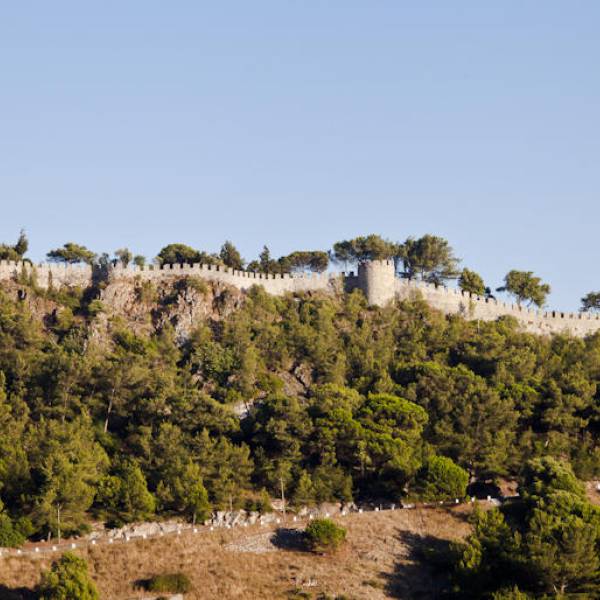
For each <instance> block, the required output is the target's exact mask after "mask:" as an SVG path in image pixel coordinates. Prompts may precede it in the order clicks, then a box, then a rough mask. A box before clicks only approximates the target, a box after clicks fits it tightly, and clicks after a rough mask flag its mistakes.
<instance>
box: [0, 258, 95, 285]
mask: <svg viewBox="0 0 600 600" xmlns="http://www.w3.org/2000/svg"><path fill="white" fill-rule="evenodd" d="M20 277H27V278H29V277H33V278H34V279H35V281H36V283H37V285H38V286H39V287H41V288H43V289H47V288H49V287H55V288H59V287H61V286H63V285H67V286H79V287H87V286H89V285H90V284H91V282H92V267H91V266H90V265H67V264H64V263H42V264H39V265H32V264H31V263H28V262H12V261H6V260H2V261H0V282H1V281H8V280H18V279H19V278H20Z"/></svg>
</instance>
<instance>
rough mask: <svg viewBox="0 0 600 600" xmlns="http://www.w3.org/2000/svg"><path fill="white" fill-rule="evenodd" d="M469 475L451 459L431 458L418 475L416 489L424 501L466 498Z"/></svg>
mask: <svg viewBox="0 0 600 600" xmlns="http://www.w3.org/2000/svg"><path fill="white" fill-rule="evenodd" d="M468 483H469V474H468V473H467V472H466V471H465V470H464V469H463V468H461V467H459V466H458V465H457V464H455V463H454V461H452V460H451V459H450V458H446V457H445V456H432V457H430V458H429V459H428V460H427V461H426V462H425V464H424V465H423V468H422V469H421V470H420V471H419V473H418V475H417V485H416V489H417V492H418V494H419V496H420V497H421V499H422V500H428V501H431V500H452V499H454V498H464V496H465V494H466V492H467V484H468Z"/></svg>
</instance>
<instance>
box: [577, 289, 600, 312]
mask: <svg viewBox="0 0 600 600" xmlns="http://www.w3.org/2000/svg"><path fill="white" fill-rule="evenodd" d="M581 310H582V312H592V311H593V312H598V311H600V292H590V293H589V294H586V295H585V296H584V297H583V298H582V299H581Z"/></svg>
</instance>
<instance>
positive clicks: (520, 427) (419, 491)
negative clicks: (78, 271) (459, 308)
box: [0, 282, 600, 538]
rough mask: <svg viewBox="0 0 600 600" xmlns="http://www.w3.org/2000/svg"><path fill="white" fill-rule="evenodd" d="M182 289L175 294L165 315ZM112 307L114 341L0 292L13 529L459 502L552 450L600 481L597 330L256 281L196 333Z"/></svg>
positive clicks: (0, 373)
mask: <svg viewBox="0 0 600 600" xmlns="http://www.w3.org/2000/svg"><path fill="white" fill-rule="evenodd" d="M185 293H186V290H185V286H180V285H179V286H178V285H177V283H176V282H175V283H174V285H173V291H172V293H171V294H170V295H169V296H168V300H167V295H159V296H155V297H153V298H151V299H149V302H151V303H150V304H149V305H148V311H149V312H151V313H152V314H160V312H161V310H163V309H164V306H162V304H161V302H163V301H164V302H167V301H168V302H169V306H170V307H172V306H177V302H173V298H172V296H173V295H175V296H176V295H177V294H185ZM213 293H214V292H213V291H212V288H210V291H208V292H207V294H208V297H207V299H206V302H211V303H213V304H214V305H215V306H217V307H218V306H219V302H222V299H221V298H222V295H223V294H224V292H219V293H220V294H221V295H219V296H216V295H215V296H213ZM60 297H61V296H60V295H59V294H57V295H56V298H57V301H59V300H60ZM161 298H163V299H164V300H161ZM105 308H106V310H107V311H109V313H110V315H111V316H110V321H109V323H108V326H107V325H104V327H106V331H107V335H108V339H107V341H106V343H103V344H98V343H95V340H96V338H95V335H96V333H97V331H98V327H99V324H100V323H106V319H107V316H106V314H105V313H104V312H100V313H97V314H94V312H93V311H92V312H89V311H85V309H83V308H77V307H76V306H75V307H74V308H73V309H71V318H69V319H65V320H63V321H61V323H60V326H58V325H57V324H56V322H55V321H53V320H52V319H45V318H44V319H42V318H39V316H35V317H34V316H33V315H32V314H30V313H29V311H28V308H27V303H25V302H19V301H18V300H13V299H11V298H10V297H9V296H8V294H5V293H2V292H0V474H1V476H2V486H1V488H0V500H1V501H2V503H3V506H4V507H5V509H4V512H3V514H4V515H6V517H3V519H4V521H6V523H5V525H4V527H5V529H6V530H7V531H11V527H12V528H13V529H14V528H15V527H17V523H20V522H24V521H22V520H23V519H26V520H28V522H29V523H30V525H29V526H28V528H27V535H28V536H33V537H38V538H41V537H44V538H45V537H47V536H48V534H50V535H51V536H52V537H56V536H58V534H59V531H60V533H61V534H62V535H63V536H64V535H67V534H68V533H71V532H78V531H82V530H83V529H84V528H85V526H86V524H87V522H88V521H89V520H90V519H91V518H101V519H104V520H105V521H107V522H112V523H122V522H126V521H131V520H135V519H140V518H149V517H151V516H153V515H181V516H182V517H184V518H187V519H189V520H190V521H194V520H201V519H203V518H205V517H206V515H207V514H208V513H209V512H210V510H211V509H213V510H214V509H228V508H229V507H230V506H233V507H234V508H241V507H244V506H246V505H248V503H249V502H252V501H254V500H255V499H256V497H257V495H259V494H261V493H263V492H262V491H263V490H266V492H267V493H268V494H270V495H271V496H280V495H281V493H282V489H283V493H284V495H285V498H286V499H287V500H288V501H289V502H290V503H291V505H296V506H297V505H301V504H302V505H304V504H312V503H318V502H324V501H342V502H349V501H351V500H356V499H360V500H365V499H367V500H368V499H377V500H388V501H390V502H398V501H399V500H401V499H402V498H406V497H407V496H409V497H410V498H411V499H412V498H415V497H417V498H419V497H421V498H422V499H428V500H432V499H436V500H437V499H445V498H450V499H452V498H453V497H460V496H463V495H464V487H465V481H466V480H471V481H477V480H479V481H488V482H493V481H494V480H497V479H498V478H500V477H516V476H518V475H519V473H520V471H521V465H523V464H524V463H526V462H527V461H528V460H531V459H536V458H542V457H547V456H550V457H560V458H561V459H566V460H568V461H569V462H570V464H571V465H572V468H573V469H574V471H575V473H576V474H577V475H578V476H579V477H580V478H582V479H590V478H592V477H593V476H595V475H596V474H598V473H599V471H600V451H599V449H598V442H597V439H598V426H599V419H598V415H599V414H600V412H599V411H598V392H597V383H598V379H599V377H600V337H599V336H598V335H594V336H590V337H588V338H587V339H575V338H572V337H568V336H554V337H538V336H534V335H531V334H527V333H523V332H521V331H520V330H519V329H518V327H517V324H516V322H515V321H514V320H512V319H510V318H503V319H499V320H498V321H496V322H486V323H483V322H480V323H477V322H468V321H465V320H463V319H461V318H459V317H444V316H443V315H441V314H440V313H437V312H436V311H434V310H431V309H430V308H429V307H428V306H427V305H426V304H425V303H423V302H420V301H411V302H403V303H399V304H396V305H395V306H390V307H387V308H383V309H381V308H373V307H367V306H366V302H365V299H364V297H363V296H362V294H361V293H360V292H354V293H351V294H340V295H320V294H314V293H313V294H306V295H298V296H292V295H288V296H284V297H273V296H269V295H268V294H266V293H265V292H264V291H263V290H262V289H261V288H259V287H254V288H251V289H250V290H249V291H248V292H247V293H246V294H245V295H244V296H243V297H242V298H241V299H239V300H237V301H236V303H235V304H232V305H230V306H229V308H228V312H227V313H219V312H218V310H215V311H213V312H212V313H207V314H208V315H209V316H206V318H204V319H203V320H202V321H201V322H198V323H196V326H195V329H194V330H193V331H192V333H191V335H189V336H187V337H186V338H185V339H182V338H180V337H177V336H175V335H174V331H173V328H172V327H171V325H170V322H169V321H160V322H158V321H154V322H153V323H154V325H152V324H150V325H149V328H150V329H149V333H147V334H146V333H141V332H140V331H139V330H136V331H137V333H134V332H133V331H132V330H131V327H129V323H128V321H127V314H126V313H122V314H114V313H112V312H110V311H111V310H112V309H111V307H110V306H109V305H108V304H105ZM151 323H152V322H151ZM240 408H241V409H243V410H242V411H241V413H240ZM240 414H241V416H240ZM465 473H466V475H465ZM7 519H9V520H10V522H9V521H7ZM4 521H3V522H4ZM17 531H20V530H19V529H18V528H17Z"/></svg>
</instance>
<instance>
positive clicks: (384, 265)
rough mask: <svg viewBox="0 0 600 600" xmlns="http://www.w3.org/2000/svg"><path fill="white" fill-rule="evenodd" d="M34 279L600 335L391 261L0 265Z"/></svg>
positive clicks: (593, 322)
mask: <svg viewBox="0 0 600 600" xmlns="http://www.w3.org/2000/svg"><path fill="white" fill-rule="evenodd" d="M23 275H25V276H27V277H30V276H34V277H35V279H36V282H37V285H38V286H39V287H41V288H48V287H51V286H53V287H55V288H58V287H60V286H62V285H67V286H80V287H87V286H89V285H91V284H92V282H93V281H95V280H98V279H105V280H108V281H117V280H123V279H130V280H134V279H138V280H142V281H161V280H168V279H170V278H171V279H172V278H181V277H200V278H202V279H206V280H211V281H219V282H222V283H225V284H228V285H231V286H233V287H235V288H238V289H240V290H246V289H248V288H250V287H251V286H253V285H260V286H262V287H263V288H264V289H265V290H266V291H267V292H268V293H270V294H274V295H282V294H285V293H286V292H291V293H294V292H307V291H316V290H321V291H326V292H327V291H330V292H331V291H333V290H334V289H336V288H337V289H341V288H343V289H345V290H347V291H351V290H354V289H360V290H362V291H363V293H364V294H365V296H366V298H367V300H368V302H369V304H371V305H375V306H385V305H386V304H388V303H390V302H391V301H392V300H394V299H408V298H412V297H418V296H420V297H422V298H423V299H424V300H425V301H426V302H427V303H428V304H429V305H431V306H432V307H433V308H436V309H438V310H440V311H442V312H443V313H444V314H458V315H461V316H463V317H464V318H465V319H470V320H482V321H493V320H496V319H497V318H498V317H501V316H506V315H509V316H512V317H515V318H516V319H517V320H518V321H519V323H520V324H521V326H522V328H523V329H524V330H526V331H529V332H532V333H541V334H550V333H563V332H564V333H567V332H568V333H570V334H572V335H575V336H579V337H583V336H586V335H589V334H591V333H594V332H595V331H598V330H600V316H599V315H591V314H589V313H564V312H557V311H543V310H533V309H528V308H525V307H522V306H519V305H516V304H507V303H505V302H501V301H498V300H495V299H493V298H483V297H480V296H476V295H473V294H469V293H467V292H462V291H460V290H457V289H453V288H447V287H444V286H435V285H433V284H429V283H424V282H421V281H411V280H407V279H402V278H399V277H397V276H396V273H395V268H394V263H393V261H390V260H377V261H369V262H365V263H363V264H360V265H359V266H358V273H357V274H354V273H349V274H345V273H311V274H305V273H301V274H284V275H279V274H263V273H252V272H248V271H236V270H232V269H229V268H227V267H219V266H211V265H201V264H194V265H187V264H186V265H163V266H162V267H159V266H156V265H146V266H143V267H136V266H127V267H123V266H121V265H117V266H115V267H110V268H108V269H97V268H92V267H91V266H90V265H67V264H61V263H58V264H51V263H45V264H40V265H31V264H30V263H28V262H19V263H16V262H9V261H0V282H2V281H7V280H19V277H21V276H23Z"/></svg>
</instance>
